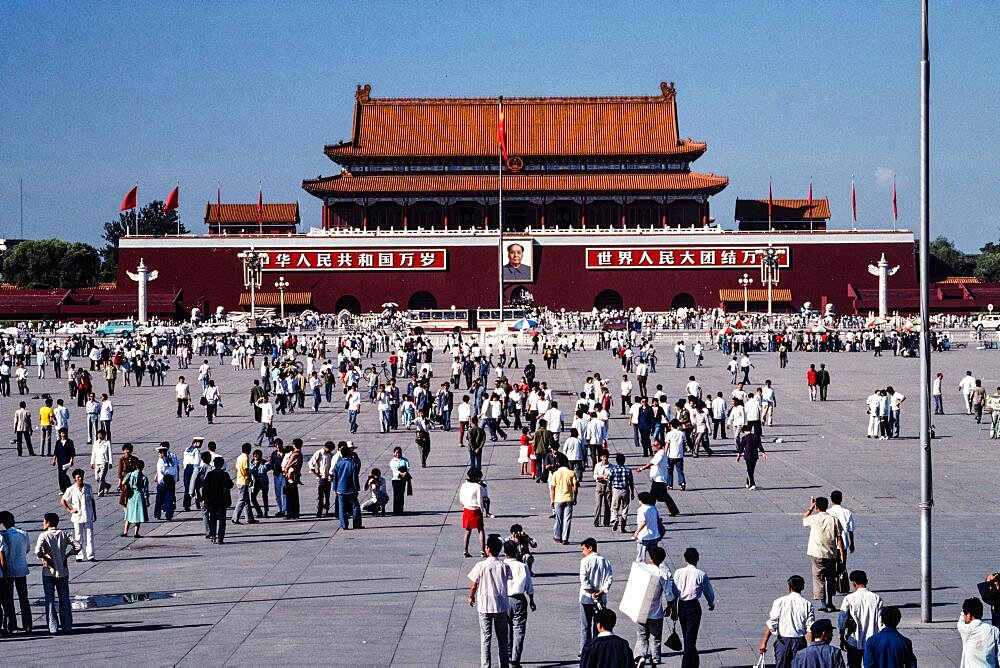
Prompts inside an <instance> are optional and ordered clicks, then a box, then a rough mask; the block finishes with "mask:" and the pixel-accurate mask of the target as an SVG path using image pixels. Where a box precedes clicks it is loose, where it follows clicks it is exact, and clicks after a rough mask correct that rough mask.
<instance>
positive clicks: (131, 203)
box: [120, 185, 139, 211]
mask: <svg viewBox="0 0 1000 668" xmlns="http://www.w3.org/2000/svg"><path fill="white" fill-rule="evenodd" d="M138 201H139V186H138V185H135V186H133V187H132V190H129V191H128V194H127V195H125V199H123V200H122V208H121V209H120V211H128V210H129V209H134V208H135V207H136V205H137V204H138Z"/></svg>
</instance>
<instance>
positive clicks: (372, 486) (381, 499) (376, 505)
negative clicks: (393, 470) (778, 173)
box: [361, 468, 389, 517]
mask: <svg viewBox="0 0 1000 668" xmlns="http://www.w3.org/2000/svg"><path fill="white" fill-rule="evenodd" d="M364 491H365V492H369V493H370V497H369V498H368V499H367V500H365V501H363V502H362V503H361V510H367V509H369V508H371V509H372V512H373V513H374V514H376V515H382V516H383V517H384V516H385V504H387V503H389V491H388V490H387V489H386V487H385V477H384V476H383V475H382V471H381V470H379V469H377V468H375V469H372V472H371V473H370V474H369V475H368V480H366V481H365V486H364Z"/></svg>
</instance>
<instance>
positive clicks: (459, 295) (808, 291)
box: [118, 239, 916, 313]
mask: <svg viewBox="0 0 1000 668" xmlns="http://www.w3.org/2000/svg"><path fill="white" fill-rule="evenodd" d="M713 241H715V240H713ZM859 241H860V239H859ZM603 242H604V240H601V239H595V242H594V245H595V246H599V245H603ZM181 243H183V241H182V242H181ZM390 243H391V242H390ZM619 243H620V240H619ZM163 244H164V247H163V248H161V249H156V250H152V251H151V250H150V249H149V248H145V249H135V248H122V249H121V250H120V251H119V273H120V275H119V277H118V282H119V284H120V285H125V284H129V283H131V282H130V281H129V279H128V277H127V276H125V274H124V271H125V269H126V268H133V267H135V266H136V265H137V264H138V263H139V259H140V257H143V258H145V260H146V264H148V265H149V266H150V267H151V268H153V269H156V270H158V271H159V278H158V279H157V280H156V282H155V283H152V284H151V285H150V290H151V291H155V292H166V291H168V289H169V290H171V291H172V290H178V289H181V290H183V291H184V294H183V305H184V306H185V308H187V309H190V308H191V307H192V306H196V305H199V306H202V307H206V308H209V309H215V307H216V306H220V305H221V306H224V307H225V308H226V309H227V310H233V309H238V303H239V296H240V293H241V292H244V287H243V275H242V267H241V264H240V262H239V260H238V259H237V258H236V253H237V252H238V249H235V248H211V247H208V248H201V247H195V248H192V247H177V246H174V247H172V248H171V247H170V245H171V240H169V239H164V240H163ZM278 244H280V242H276V245H278ZM392 245H399V246H405V243H401V242H400V243H398V244H392ZM883 252H884V253H885V255H886V259H887V260H888V262H889V264H890V266H895V265H899V266H900V270H899V272H898V273H897V274H896V275H895V276H893V277H892V278H890V279H889V281H890V286H891V287H893V288H913V287H916V275H915V269H914V254H913V245H912V243H906V242H894V243H888V244H886V243H878V244H876V243H856V244H823V243H821V242H812V243H808V244H795V245H793V246H792V251H791V266H790V267H789V268H787V269H782V271H781V282H780V283H779V285H778V287H780V288H788V289H791V291H792V303H793V304H794V305H795V306H796V307H798V306H801V304H802V303H803V302H805V301H811V302H812V303H813V304H814V306H815V307H816V308H818V307H819V306H820V305H821V304H822V303H823V302H824V300H825V301H827V302H832V303H833V304H835V305H836V307H837V310H838V311H839V312H841V313H845V312H847V310H848V307H849V304H848V298H847V284H848V283H853V284H854V285H856V286H859V287H865V286H867V287H872V288H874V287H877V283H876V281H877V279H876V278H875V277H874V276H871V275H869V274H868V270H867V268H868V265H869V263H871V264H874V263H876V262H877V261H878V258H879V257H880V255H881V254H882V253H883ZM534 256H535V268H536V271H535V277H536V280H535V282H534V283H532V284H528V288H529V289H530V290H531V292H532V293H533V294H534V297H535V303H536V304H540V305H547V306H550V307H555V308H560V307H563V308H566V309H568V310H589V309H591V308H592V307H593V305H594V298H595V297H596V295H597V294H598V293H599V292H601V291H602V290H606V289H611V290H615V291H617V292H618V293H620V294H621V296H622V299H623V302H624V304H625V305H626V306H640V307H642V308H643V309H646V310H663V309H666V308H669V306H670V303H671V301H672V300H673V298H674V297H675V296H676V295H677V294H678V293H688V294H691V295H692V296H693V297H694V299H695V301H696V303H697V304H698V305H699V306H706V307H714V306H718V304H719V289H720V288H738V287H739V285H738V284H737V282H736V281H737V279H738V278H739V277H741V276H742V275H743V273H744V272H747V273H749V274H750V275H751V276H753V277H754V285H753V287H754V288H757V287H761V286H760V285H759V280H760V278H759V271H758V270H754V269H697V270H693V269H688V270H681V269H668V270H593V269H591V270H588V269H586V262H585V247H584V246H568V245H562V246H558V245H555V242H554V240H549V239H546V240H545V241H544V243H539V244H535V246H534ZM448 267H449V269H448V270H447V271H436V272H435V271H400V272H394V273H390V272H385V271H351V272H285V273H284V274H283V275H284V276H285V279H286V280H288V281H289V282H290V283H291V286H290V287H289V290H290V291H295V292H298V291H311V292H312V293H313V306H314V307H315V308H317V309H319V310H320V311H323V312H331V311H333V309H334V305H335V304H336V302H337V300H338V299H339V298H340V297H341V296H343V295H353V296H354V297H356V298H357V299H358V300H359V301H360V302H361V307H362V310H364V311H376V310H379V309H380V307H381V304H382V303H384V302H387V301H394V302H398V303H399V304H401V305H402V306H404V307H405V306H406V304H407V301H408V300H409V298H410V296H411V295H412V294H413V293H415V292H417V291H427V292H430V293H431V294H432V295H434V296H435V297H436V298H437V304H438V307H439V308H447V307H449V306H451V305H452V304H454V305H455V306H457V307H459V308H472V307H477V306H492V305H494V304H496V302H497V296H496V295H497V292H496V290H497V254H496V252H494V251H493V250H492V248H491V247H489V246H466V245H451V246H449V247H448ZM278 276H279V273H278V272H265V274H264V285H263V287H262V288H261V290H262V291H267V292H273V291H274V287H273V284H274V281H275V280H277V278H278Z"/></svg>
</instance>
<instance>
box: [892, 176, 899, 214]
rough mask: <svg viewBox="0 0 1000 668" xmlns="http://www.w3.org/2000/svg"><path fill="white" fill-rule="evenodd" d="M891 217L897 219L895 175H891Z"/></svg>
mask: <svg viewBox="0 0 1000 668" xmlns="http://www.w3.org/2000/svg"><path fill="white" fill-rule="evenodd" d="M892 219H893V220H899V209H898V208H897V206H896V177H895V176H894V177H892Z"/></svg>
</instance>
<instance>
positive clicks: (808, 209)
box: [806, 179, 813, 217]
mask: <svg viewBox="0 0 1000 668" xmlns="http://www.w3.org/2000/svg"><path fill="white" fill-rule="evenodd" d="M812 210H813V182H812V179H809V199H807V200H806V215H807V216H810V217H811V216H812Z"/></svg>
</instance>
